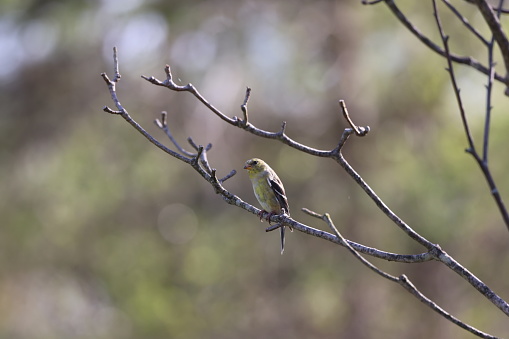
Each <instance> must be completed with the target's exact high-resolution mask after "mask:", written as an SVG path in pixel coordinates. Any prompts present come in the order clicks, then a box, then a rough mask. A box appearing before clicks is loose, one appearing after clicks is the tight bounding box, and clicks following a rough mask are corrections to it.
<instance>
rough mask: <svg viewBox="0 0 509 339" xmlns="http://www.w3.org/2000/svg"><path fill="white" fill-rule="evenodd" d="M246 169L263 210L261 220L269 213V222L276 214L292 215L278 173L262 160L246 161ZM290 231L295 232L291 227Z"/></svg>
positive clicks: (281, 228)
mask: <svg viewBox="0 0 509 339" xmlns="http://www.w3.org/2000/svg"><path fill="white" fill-rule="evenodd" d="M244 169H246V170H247V173H248V175H249V179H251V183H252V184H253V190H254V194H255V196H256V199H258V202H259V203H260V205H262V208H263V210H262V211H261V212H260V220H261V219H262V217H263V214H264V213H268V216H267V221H269V222H270V217H271V216H273V215H275V214H287V215H290V208H289V206H288V199H287V198H286V194H285V188H284V187H283V183H282V182H281V180H280V179H279V177H278V176H277V174H276V172H274V170H273V169H272V168H270V166H269V165H267V164H266V163H265V162H264V161H263V160H261V159H257V158H254V159H250V160H248V161H246V165H245V166H244ZM289 228H290V231H293V229H292V228H291V227H289ZM279 229H280V232H281V254H283V251H284V250H285V226H281V227H280V228H279Z"/></svg>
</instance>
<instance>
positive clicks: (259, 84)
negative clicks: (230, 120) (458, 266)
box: [0, 0, 509, 339]
mask: <svg viewBox="0 0 509 339" xmlns="http://www.w3.org/2000/svg"><path fill="white" fill-rule="evenodd" d="M401 6H402V8H403V10H404V11H405V12H406V13H408V15H409V18H410V19H411V20H413V21H414V22H415V23H416V24H417V25H419V27H420V28H421V29H422V30H423V31H424V32H426V34H429V35H431V36H432V37H435V38H436V36H437V34H436V28H435V27H434V23H433V19H432V16H431V6H430V4H429V2H425V1H406V2H402V3H401ZM458 6H462V7H461V8H462V9H464V10H465V11H466V12H467V14H468V15H469V20H470V21H471V22H472V23H475V24H479V25H480V28H479V29H480V30H481V31H483V32H486V27H485V26H483V24H482V19H481V17H480V16H479V15H478V14H476V13H475V12H474V8H473V6H470V7H469V5H468V4H458ZM0 13H1V14H0V44H1V45H2V49H1V50H0V61H1V63H2V69H0V87H1V90H0V101H1V102H2V111H1V116H0V118H1V122H2V123H1V124H0V132H1V133H0V145H1V147H0V162H1V164H2V166H1V167H0V173H1V177H2V180H1V181H0V192H1V194H0V202H1V203H0V215H1V216H2V227H1V228H0V249H1V252H2V255H1V256H0V263H1V265H0V337H1V338H35V339H38V338H147V337H149V338H269V337H270V338H281V337H286V338H332V337H334V338H337V337H338V336H341V337H345V338H381V337H384V338H409V337H412V338H452V337H454V338H459V337H462V338H466V337H469V336H468V334H467V333H466V332H464V331H463V330H461V329H459V328H457V327H455V326H454V325H452V324H450V323H448V322H446V321H445V320H443V319H442V318H440V317H438V316H437V315H436V314H434V313H432V312H431V311H429V310H428V309H427V308H425V307H424V306H423V305H421V304H420V303H419V302H418V301H416V300H415V299H413V298H412V297H411V296H410V295H408V293H406V292H405V291H403V290H402V289H401V288H400V287H398V286H395V285H393V284H391V283H389V282H388V281H385V280H382V279H381V278H379V277H377V276H374V275H373V273H372V272H370V271H368V270H366V268H365V267H363V266H362V265H360V264H359V263H358V262H357V261H356V260H355V259H353V258H352V256H351V255H349V254H348V253H347V251H345V250H344V249H342V248H339V247H337V246H333V245H332V244H328V243H325V242H323V241H321V240H318V239H314V238H310V237H307V236H303V235H302V234H299V233H298V232H294V233H291V234H289V235H288V238H287V249H286V252H285V254H284V256H280V255H279V250H278V248H279V247H278V241H279V240H278V236H277V235H276V234H274V233H268V234H267V233H266V232H265V231H264V227H265V226H267V224H266V223H263V224H260V223H259V221H258V220H257V218H256V216H253V215H250V214H246V213H245V212H244V211H242V210H240V209H237V208H235V207H233V206H229V205H226V204H225V203H224V202H223V201H222V200H221V199H220V198H219V197H218V196H215V194H214V193H213V191H212V190H211V189H210V186H209V185H208V184H207V183H206V182H204V181H203V180H202V179H201V178H200V177H199V176H198V175H197V174H195V173H194V172H193V171H192V170H191V169H190V168H189V167H186V166H185V165H184V164H183V163H179V162H178V161H176V160H175V159H172V158H170V157H168V156H166V155H165V154H164V153H162V152H160V151H159V150H158V149H156V148H155V147H154V146H153V145H151V144H150V143H148V142H147V141H146V140H145V139H144V138H143V137H142V136H140V135H139V134H138V133H136V132H135V131H134V130H133V129H132V128H131V127H130V126H129V125H128V124H126V123H125V122H124V121H123V120H122V119H121V118H120V117H118V116H113V115H108V114H106V113H104V112H103V111H102V107H103V106H104V105H109V106H112V105H113V104H112V102H111V99H110V97H109V93H108V91H107V88H106V86H105V84H104V82H103V80H102V79H101V78H100V76H99V74H100V73H101V72H107V73H108V74H112V68H113V66H112V47H113V46H114V45H115V46H118V48H119V58H120V71H121V73H122V80H121V81H120V83H119V85H118V94H119V97H120V100H121V102H122V103H123V105H124V106H125V107H126V108H127V109H128V110H129V112H130V113H131V115H132V116H133V118H134V119H136V120H137V121H138V122H139V123H140V124H142V125H143V126H145V127H146V129H147V130H148V131H149V132H150V133H152V134H153V135H154V136H156V137H157V138H159V139H160V140H162V141H164V142H166V143H167V144H169V143H168V141H167V140H165V136H164V135H163V134H162V133H161V132H160V131H159V130H157V128H156V127H155V126H154V125H153V120H154V119H155V118H157V117H158V115H159V113H160V111H162V110H166V111H168V112H169V116H168V120H169V124H170V128H171V129H172V131H173V133H174V135H175V137H176V138H177V139H178V140H180V142H181V143H182V145H183V146H185V145H186V142H185V140H186V138H187V137H188V136H192V137H193V138H194V140H195V141H196V142H197V143H199V144H203V145H205V144H207V143H209V142H211V143H212V144H213V145H214V147H213V148H212V150H211V151H210V152H209V160H210V161H211V164H212V165H213V166H214V167H216V168H217V169H218V173H219V175H224V174H226V173H228V172H229V171H230V170H231V169H236V170H237V171H238V172H239V173H238V174H237V175H236V176H234V177H233V178H232V179H230V180H229V181H227V182H226V183H225V186H226V187H227V188H228V189H229V190H231V191H232V192H233V193H235V194H238V195H239V196H240V197H241V198H242V199H245V200H246V201H248V202H251V203H253V204H255V203H256V201H255V198H254V196H253V193H252V191H251V187H250V183H249V181H248V179H247V177H246V175H245V173H243V172H242V170H241V169H242V166H243V163H244V161H245V160H246V159H248V158H251V157H254V156H257V157H260V158H263V159H264V160H266V161H267V162H268V163H269V164H271V165H272V167H273V168H274V169H276V171H277V172H278V174H279V176H280V177H281V178H282V179H283V181H284V183H285V186H286V188H287V192H288V196H289V201H290V205H291V208H292V216H293V217H295V218H296V219H298V220H301V221H303V222H305V223H308V224H310V225H313V226H314V227H317V228H322V229H326V226H325V225H324V224H322V223H319V222H318V221H317V220H314V219H311V218H310V217H308V216H306V215H304V214H303V213H302V212H300V211H299V210H300V208H302V207H307V208H310V209H313V210H316V211H317V212H330V213H331V215H332V216H333V218H334V220H335V222H336V224H337V226H338V227H339V228H340V230H341V231H342V232H343V234H344V235H345V236H346V237H347V238H349V239H351V240H354V241H357V242H360V243H363V244H366V245H369V246H374V247H377V248H380V249H382V250H387V251H394V252H399V253H418V252H421V251H423V249H422V248H420V247H419V246H417V245H416V244H415V243H414V242H412V241H411V240H410V239H408V238H407V237H405V236H404V235H403V234H402V232H400V231H399V230H398V229H397V228H396V227H394V225H393V224H392V223H391V222H390V221H389V220H388V219H387V218H385V216H384V215H382V213H380V211H379V210H378V209H377V208H376V207H375V206H374V204H373V203H372V201H370V200H369V198H368V197H367V196H366V195H365V194H364V193H363V192H362V191H361V190H360V189H359V187H357V186H356V185H355V184H354V183H353V181H352V180H351V179H350V178H349V177H348V176H347V175H345V173H344V172H343V171H342V170H341V169H340V168H338V166H336V165H335V163H333V162H332V161H330V160H326V159H318V158H310V157H308V156H305V155H304V154H301V153H299V152H297V151H295V150H292V149H288V148H287V147H285V146H284V145H281V144H279V143H277V142H274V141H271V140H261V139H259V138H256V137H254V136H252V135H250V134H247V133H245V132H243V131H240V130H238V129H235V128H233V127H231V126H227V125H225V124H223V123H222V122H221V121H220V120H219V119H217V117H215V116H214V115H213V114H211V113H210V112H208V111H207V110H206V109H205V108H204V107H203V106H202V105H200V104H199V103H198V102H197V101H196V100H195V99H194V98H193V97H192V96H190V95H188V94H186V93H172V92H168V91H167V90H164V89H162V88H157V87H155V86H153V85H150V84H149V83H147V82H145V81H144V80H142V79H141V78H140V75H141V74H144V75H148V76H150V75H154V76H156V77H159V78H164V72H163V68H164V65H165V64H166V63H168V64H170V65H171V66H172V70H173V74H174V77H175V78H176V79H178V81H179V83H181V84H185V83H188V82H192V83H193V84H195V85H196V86H197V87H198V88H199V90H200V91H201V93H202V94H204V95H205V96H206V97H207V98H208V99H209V100H210V101H211V102H212V103H213V104H214V105H216V107H218V108H220V109H221V110H223V111H224V112H225V113H226V114H228V115H229V116H234V115H238V116H241V111H240V109H239V105H240V104H241V103H242V100H243V98H244V90H245V87H246V86H249V87H252V88H253V93H252V97H251V101H250V106H249V110H250V119H251V122H252V123H254V124H255V125H257V126H258V127H261V128H264V129H268V130H272V131H275V130H278V129H279V128H280V124H281V121H282V120H285V121H287V123H288V125H287V133H288V134H289V136H291V137H292V138H294V139H296V140H298V141H299V142H302V143H305V144H308V145H310V146H313V147H317V148H321V149H331V148H333V147H335V145H336V143H337V141H338V139H339V136H340V135H341V132H342V130H343V128H344V127H346V126H345V123H344V121H342V119H341V117H340V114H339V107H338V105H337V101H338V100H339V99H344V100H346V103H347V105H348V108H349V111H350V112H351V115H352V117H353V119H354V121H356V122H357V123H358V124H360V125H370V127H371V129H372V132H371V133H370V135H369V136H368V137H366V138H363V139H358V138H353V137H352V138H351V140H349V142H348V144H347V145H346V148H345V151H344V152H345V155H346V157H347V159H348V160H349V161H350V162H351V163H352V164H353V165H354V167H355V168H356V170H357V171H358V172H359V173H360V174H361V175H362V176H363V177H364V178H365V179H366V181H367V182H368V183H369V184H370V185H371V186H372V188H373V189H375V191H376V192H377V193H378V194H379V196H380V197H381V198H382V199H383V200H384V201H385V202H386V203H387V204H388V205H389V206H390V207H391V209H393V210H394V211H395V212H396V213H398V214H399V215H400V216H401V217H402V218H403V219H404V220H405V221H407V222H408V223H409V224H410V225H411V226H412V227H414V228H415V230H416V231H418V232H420V233H421V234H423V235H424V236H426V237H427V238H428V239H430V240H431V241H433V242H436V243H439V244H440V245H441V246H442V248H443V249H445V250H446V251H447V252H449V253H450V254H451V255H453V256H454V257H455V258H456V259H457V260H459V261H460V262H461V263H463V264H464V265H465V266H466V267H467V268H468V269H469V270H471V271H472V272H473V273H474V274H476V275H477V276H478V277H479V278H480V279H482V280H483V281H484V282H486V283H487V284H488V285H489V286H490V287H491V288H493V290H494V291H495V292H497V293H499V294H500V295H501V296H502V297H504V298H505V299H506V300H508V299H509V295H507V293H506V292H507V291H508V290H509V280H508V279H506V277H505V273H504V272H505V271H506V267H507V266H508V265H509V250H508V248H509V246H507V244H508V241H509V237H508V234H507V229H506V227H505V226H504V225H503V223H502V220H501V217H500V215H499V213H498V211H497V209H496V206H495V204H494V202H493V201H492V198H491V197H490V194H489V192H488V189H487V185H486V184H485V182H484V179H483V178H482V176H481V173H480V170H479V169H478V168H477V167H476V165H475V163H474V161H473V159H471V157H470V156H469V155H468V154H466V153H465V152H464V149H465V147H466V138H465V136H464V133H463V129H462V126H461V123H460V118H459V113H458V110H457V108H456V106H455V101H454V97H453V94H452V90H451V87H450V84H449V82H448V76H447V74H446V73H445V72H444V71H443V68H444V67H445V62H444V60H443V59H441V58H440V57H438V56H437V55H435V54H433V53H432V52H431V51H429V50H428V49H427V48H426V47H424V46H422V45H421V44H420V43H419V42H418V41H416V39H415V38H414V37H413V36H412V35H411V34H410V33H409V32H407V31H406V30H405V29H404V28H403V27H402V26H401V25H400V24H399V23H398V22H397V21H396V19H395V18H394V17H393V16H392V14H390V13H389V11H388V10H387V9H386V8H385V7H384V5H383V4H381V5H379V6H362V5H361V4H360V1H355V0H349V1H346V0H343V1H336V2H331V1H306V0H301V1H298V2H283V1H278V2H274V1H260V2H249V1H238V2H233V3H232V2H231V1H224V0H214V1H195V2H183V1H157V0H156V1H147V2H144V1H141V0H122V1H120V0H116V1H113V0H103V1H97V0H96V1H71V2H69V1H67V2H62V1H49V0H48V1H35V0H32V1H29V0H25V1H9V0H2V1H0ZM449 19H450V20H449ZM443 21H444V23H445V25H446V29H447V33H448V34H450V35H451V44H452V46H453V48H455V49H456V50H458V52H461V53H465V54H469V55H473V56H475V57H476V58H478V59H479V60H485V59H486V56H485V55H484V52H483V50H482V48H479V46H477V45H476V44H475V43H471V42H470V41H471V38H470V36H469V35H468V34H466V33H465V32H464V30H463V28H462V26H461V25H460V24H459V23H458V22H456V21H455V19H454V18H453V17H452V15H451V14H450V13H448V14H445V13H444V19H443ZM505 22H506V19H505V21H504V23H505ZM500 64H501V63H500ZM457 72H458V80H459V82H460V86H461V88H462V94H463V97H464V99H465V105H466V107H467V109H468V116H469V121H470V123H471V127H472V130H473V132H474V137H475V139H476V142H477V143H478V144H479V145H480V142H481V137H482V130H483V123H484V112H485V109H484V96H485V89H484V85H485V83H486V79H485V77H484V76H481V75H479V74H476V73H475V72H474V71H472V70H471V69H468V68H465V67H459V66H458V67H457ZM502 92H503V88H502V87H501V86H500V85H498V84H497V85H496V86H495V91H494V110H493V125H492V133H491V144H490V166H491V169H492V171H493V175H494V177H495V179H496V181H497V183H498V185H499V188H500V191H501V192H502V196H503V197H504V198H505V200H506V202H507V201H508V199H509V195H508V192H509V181H508V180H507V179H506V172H507V168H508V166H509V158H508V157H507V156H506V153H505V152H506V147H507V132H506V131H507V129H508V127H509V119H508V117H507V114H505V113H506V112H505V110H504V107H506V100H507V98H506V97H504V96H503V95H502ZM375 263H376V264H377V265H380V267H382V268H384V269H386V270H388V271H389V272H391V273H393V274H401V273H405V274H407V275H408V276H409V277H410V278H411V279H413V281H414V282H415V284H416V286H417V287H418V288H420V289H422V290H423V292H425V293H427V294H428V295H429V296H430V297H431V298H432V299H434V300H435V301H436V302H438V303H439V304H440V305H441V306H443V307H444V308H445V309H446V310H449V311H450V312H452V314H454V315H455V316H458V317H459V318H460V319H462V320H464V321H466V322H469V323H471V324H472V325H474V326H476V327H478V328H479V329H481V330H485V331H488V332H490V333H492V334H495V335H500V336H507V335H508V333H509V326H508V323H507V318H506V317H505V316H504V315H503V314H501V313H500V312H499V311H498V310H497V309H496V308H495V307H494V306H492V305H491V304H489V303H488V302H487V301H485V300H484V299H483V298H482V297H481V296H480V295H479V294H478V293H476V292H475V291H474V290H473V289H472V288H471V287H470V286H469V285H467V284H466V283H465V282H464V281H463V280H462V279H461V278H460V277H458V276H456V275H454V274H453V273H451V272H450V271H449V270H447V269H445V268H444V267H442V266H441V265H439V264H436V263H425V264H416V265H403V264H395V263H386V262H381V261H378V260H375ZM28 324H30V325H29V326H27V325H28Z"/></svg>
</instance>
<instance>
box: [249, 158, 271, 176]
mask: <svg viewBox="0 0 509 339" xmlns="http://www.w3.org/2000/svg"><path fill="white" fill-rule="evenodd" d="M266 168H267V164H266V163H265V162H264V161H263V160H261V159H258V158H253V159H249V160H248V161H246V165H245V166H244V169H245V170H247V171H248V172H249V173H259V172H262V171H264V170H265V169H266Z"/></svg>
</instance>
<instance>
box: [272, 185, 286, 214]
mask: <svg viewBox="0 0 509 339" xmlns="http://www.w3.org/2000/svg"><path fill="white" fill-rule="evenodd" d="M269 185H270V187H271V188H272V190H273V191H274V193H276V199H277V201H278V202H279V205H280V206H281V208H283V209H284V210H285V213H286V214H288V215H290V207H289V206H288V199H287V198H286V194H285V188H284V187H283V184H282V183H281V181H280V180H273V179H269Z"/></svg>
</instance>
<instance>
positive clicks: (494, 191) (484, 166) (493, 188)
mask: <svg viewBox="0 0 509 339" xmlns="http://www.w3.org/2000/svg"><path fill="white" fill-rule="evenodd" d="M433 15H434V17H435V21H436V23H437V27H438V31H439V33H440V37H441V38H442V43H443V45H444V50H445V51H446V60H447V71H448V73H449V75H450V78H451V84H452V87H453V89H454V93H455V95H456V102H457V104H458V108H459V111H460V116H461V121H462V123H463V128H464V129H465V134H466V137H467V140H468V148H467V150H466V151H467V152H468V153H470V154H471V155H472V156H473V157H474V159H475V161H476V162H477V164H478V166H479V167H480V168H481V171H482V173H483V175H484V178H485V179H486V182H487V183H488V186H489V188H490V193H491V195H492V196H493V199H494V200H495V203H496V205H497V207H498V210H499V212H500V214H501V216H502V219H503V220H504V223H505V225H506V227H507V229H508V230H509V213H508V212H507V208H506V206H505V203H504V201H503V200H502V197H501V195H500V192H499V190H498V188H497V185H496V184H495V180H494V179H493V176H492V175H491V171H490V169H489V167H488V163H487V161H483V159H482V158H481V157H480V156H479V154H478V153H477V150H476V148H475V144H474V140H473V138H472V134H471V133H470V128H469V126H468V122H467V117H466V113H465V109H464V107H463V101H462V100H461V95H460V90H459V87H458V84H457V82H456V76H455V73H454V68H453V65H452V58H451V55H450V50H449V37H448V36H446V35H445V33H444V30H443V28H442V23H441V21H440V17H439V15H438V10H437V7H436V1H435V0H433ZM490 64H492V62H490ZM489 105H490V106H491V102H490V103H489ZM487 128H488V131H489V121H488V122H487ZM484 137H485V138H486V137H489V133H488V134H486V128H485V135H484ZM485 147H486V153H485V155H484V156H486V159H487V141H485ZM484 156H483V157H484Z"/></svg>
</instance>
